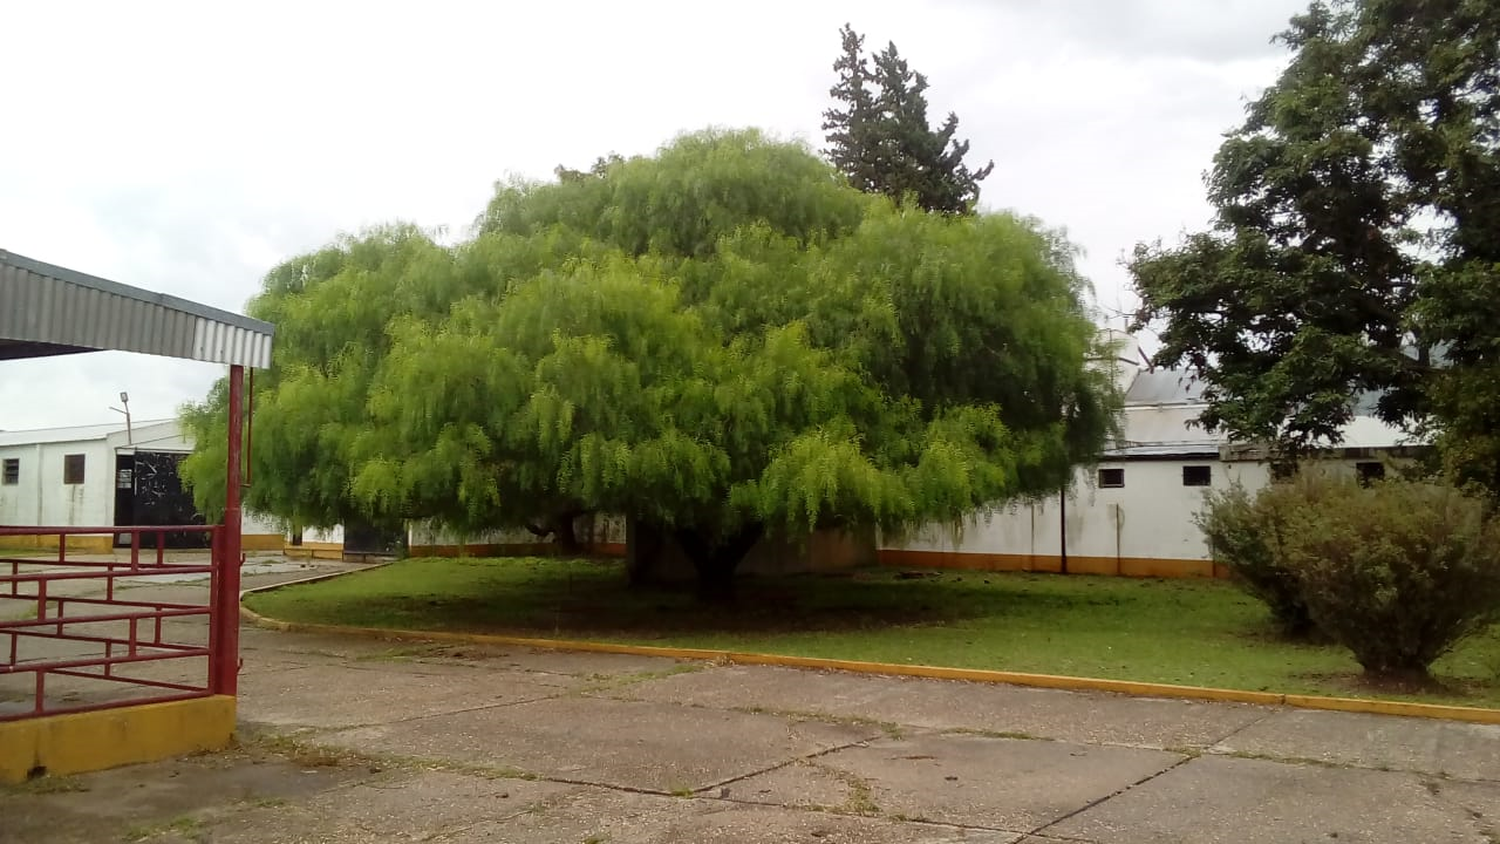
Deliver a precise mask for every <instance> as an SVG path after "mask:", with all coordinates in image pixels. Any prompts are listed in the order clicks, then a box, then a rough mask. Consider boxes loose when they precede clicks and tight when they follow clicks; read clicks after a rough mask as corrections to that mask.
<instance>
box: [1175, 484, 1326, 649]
mask: <svg viewBox="0 0 1500 844" xmlns="http://www.w3.org/2000/svg"><path fill="white" fill-rule="evenodd" d="M1294 494H1295V492H1294V490H1290V489H1288V488H1287V487H1286V485H1282V484H1277V485H1273V486H1271V487H1267V488H1266V489H1265V490H1262V491H1261V493H1260V494H1259V495H1257V496H1251V495H1250V493H1249V492H1247V491H1246V490H1245V488H1244V487H1242V486H1239V485H1238V484H1236V485H1235V486H1234V487H1232V488H1231V489H1229V490H1226V491H1224V492H1215V493H1211V494H1210V495H1209V496H1208V506H1207V508H1205V510H1204V511H1203V512H1202V513H1201V514H1199V515H1198V517H1197V522H1198V527H1199V528H1200V529H1202V531H1203V535H1204V537H1206V538H1207V539H1208V545H1209V549H1210V550H1211V551H1212V553H1213V559H1214V562H1216V563H1218V564H1220V565H1223V566H1225V567H1226V568H1228V569H1229V573H1230V575H1231V578H1232V580H1233V582H1234V583H1235V584H1237V585H1238V586H1239V587H1240V588H1242V589H1244V590H1245V591H1246V592H1248V593H1249V594H1251V595H1253V596H1255V597H1256V598H1258V599H1259V600H1261V601H1262V602H1264V603H1265V605H1266V606H1267V607H1268V608H1269V609H1270V610H1271V617H1272V618H1273V619H1274V620H1275V622H1276V626H1277V627H1279V628H1280V629H1281V631H1282V632H1283V633H1285V634H1286V635H1288V636H1292V637H1297V638H1302V637H1306V636H1309V635H1311V634H1312V633H1313V622H1312V617H1311V616H1310V615H1309V614H1308V612H1307V604H1306V603H1305V602H1303V600H1302V591H1301V588H1300V586H1299V585H1298V583H1297V578H1296V576H1295V575H1294V574H1293V573H1292V572H1291V571H1290V570H1288V569H1287V568H1286V567H1285V566H1284V565H1282V563H1281V562H1280V559H1279V555H1278V554H1277V553H1276V550H1277V545H1278V542H1277V540H1278V538H1279V537H1280V536H1281V534H1282V532H1283V529H1284V528H1283V525H1284V523H1285V518H1284V517H1283V516H1282V513H1283V512H1284V511H1285V509H1286V504H1287V502H1288V499H1289V498H1290V497H1292V495H1294Z"/></svg>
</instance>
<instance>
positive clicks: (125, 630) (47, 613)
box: [0, 525, 239, 721]
mask: <svg viewBox="0 0 1500 844" xmlns="http://www.w3.org/2000/svg"><path fill="white" fill-rule="evenodd" d="M173 533H178V534H180V533H198V534H202V533H207V534H208V535H209V548H207V549H204V550H202V551H194V552H179V551H171V552H169V551H167V550H166V549H164V548H163V546H164V545H165V544H166V538H167V535H168V534H173ZM101 534H102V535H109V536H111V537H113V536H118V535H125V536H129V537H130V547H129V550H128V554H127V553H125V551H124V549H121V550H120V552H119V553H117V554H108V555H89V554H86V553H82V552H79V551H77V550H74V549H69V548H68V547H67V540H68V537H73V536H85V535H101ZM224 534H225V531H224V528H222V527H221V526H218V525H208V526H204V525H168V526H152V527H109V528H94V527H5V526H0V546H8V545H12V544H14V543H13V542H7V541H6V539H7V538H8V537H28V538H32V537H41V538H44V539H47V540H55V541H56V542H57V551H56V553H55V554H54V553H52V552H51V551H50V549H49V550H48V551H47V553H45V554H44V555H31V556H26V555H20V554H19V553H17V554H13V555H11V556H0V608H4V609H6V610H8V611H7V612H4V613H3V614H0V647H3V648H4V652H3V653H0V659H3V661H0V721H13V720H18V719H22V718H34V717H38V716H42V715H52V714H57V713H62V712H82V711H89V710H94V709H107V708H111V707H116V706H128V705H135V704H141V703H157V702H162V701H171V700H183V699H188V698H195V697H206V696H208V695H212V694H234V691H235V690H234V677H235V674H236V673H237V669H238V641H237V639H238V637H237V635H235V634H237V633H238V623H239V619H238V606H237V603H238V595H237V594H235V595H231V594H229V590H228V589H226V588H225V587H232V588H233V589H234V591H236V592H237V590H238V580H239V578H238V577H237V575H238V566H235V567H233V568H232V569H226V567H225V566H224V565H223V562H224V560H225V559H226V558H227V556H228V555H227V554H226V553H225V550H226V549H225V547H224V546H225V545H226V544H227V543H226V542H225V541H224ZM143 540H144V541H143ZM153 540H154V541H153ZM46 544H47V545H49V546H50V544H51V542H50V541H49V542H47V543H46ZM143 546H144V547H143ZM152 546H154V547H152ZM90 556H93V557H95V558H94V559H87V558H88V557H90ZM236 562H238V561H237V560H236ZM163 575H168V576H174V580H175V578H181V579H182V581H181V582H182V584H183V585H184V586H187V587H194V586H202V585H203V580H204V579H205V577H206V580H207V584H206V585H207V586H208V594H207V602H206V603H185V602H181V601H163V600H157V599H154V598H151V597H149V596H142V597H135V596H134V595H133V594H132V593H133V592H134V589H133V588H131V587H136V586H143V585H146V584H149V583H151V582H152V581H150V580H146V581H138V579H140V578H155V579H156V580H160V579H161V576H163ZM132 581H138V582H132ZM192 591H196V590H192ZM28 614H29V615H30V616H31V617H29V618H28V617H19V618H18V617H17V616H18V615H21V616H25V615H28ZM193 619H202V620H203V621H204V622H205V623H204V625H203V627H202V628H198V627H197V626H193V627H191V628H188V627H187V626H185V625H180V624H178V625H173V624H172V622H180V621H184V620H188V621H190V620H193ZM231 625H233V627H234V629H233V631H228V628H229V627H230V626H231ZM7 639H8V640H9V641H6V640H7ZM193 639H196V640H198V641H182V640H193ZM205 658H206V663H207V668H206V671H205V672H203V673H202V674H201V675H200V674H199V672H198V671H177V672H175V673H174V671H173V670H172V669H173V668H184V667H190V663H188V662H186V661H188V660H192V659H199V660H205ZM174 660H175V661H179V662H172V661H174ZM157 667H168V668H167V671H165V672H162V671H159V670H158V671H157V672H156V673H157V676H146V675H148V674H151V673H152V669H153V668H157ZM184 674H191V675H194V676H190V677H185V676H183V675H184ZM27 675H29V676H30V681H29V682H27V681H26V680H25V679H22V681H21V683H19V684H17V683H15V682H6V681H7V680H8V679H9V680H11V681H14V680H17V679H21V678H26V677H27ZM54 678H74V679H75V681H76V680H77V679H82V680H88V681H94V682H92V683H89V684H79V683H77V682H74V683H73V684H72V685H73V688H69V687H68V686H69V684H68V683H67V682H66V681H64V682H53V683H52V684H51V686H50V687H49V681H52V680H54ZM226 678H227V679H226ZM59 686H61V687H63V688H62V689H59V688H58V687H59ZM81 686H87V689H86V691H80V688H79V687H81Z"/></svg>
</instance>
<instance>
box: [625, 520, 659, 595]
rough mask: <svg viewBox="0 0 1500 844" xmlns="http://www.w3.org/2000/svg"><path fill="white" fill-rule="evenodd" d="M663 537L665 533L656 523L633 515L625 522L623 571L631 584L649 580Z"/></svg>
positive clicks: (635, 584) (639, 583)
mask: <svg viewBox="0 0 1500 844" xmlns="http://www.w3.org/2000/svg"><path fill="white" fill-rule="evenodd" d="M665 539H666V534H665V533H664V532H663V531H662V529H661V527H660V526H658V525H654V524H652V523H650V522H647V521H644V520H642V519H637V518H635V517H631V518H630V519H628V520H627V521H626V522H625V571H626V575H627V576H628V577H629V579H630V585H631V586H644V585H646V584H648V583H650V582H651V580H652V574H653V570H654V569H655V567H656V564H657V561H658V560H660V559H661V553H662V546H663V545H664V544H665Z"/></svg>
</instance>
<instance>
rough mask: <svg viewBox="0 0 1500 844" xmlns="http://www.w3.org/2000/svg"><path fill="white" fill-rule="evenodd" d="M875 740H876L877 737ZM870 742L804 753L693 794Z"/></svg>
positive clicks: (865, 741) (862, 745)
mask: <svg viewBox="0 0 1500 844" xmlns="http://www.w3.org/2000/svg"><path fill="white" fill-rule="evenodd" d="M876 738H878V736H877V737H876ZM870 741H871V739H861V740H860V741H851V742H846V743H844V744H839V745H835V746H833V747H827V748H824V749H822V750H816V751H813V752H812V753H806V754H803V755H801V756H794V757H792V758H791V759H787V760H785V761H782V762H777V763H776V764H774V765H770V766H768V767H766V768H762V769H760V770H758V771H751V772H749V773H746V774H739V775H736V776H733V777H730V778H729V779H727V780H722V781H720V782H715V783H710V784H708V785H705V786H703V787H702V788H699V789H695V790H694V791H693V793H694V794H697V793H699V792H706V791H709V790H712V789H715V788H724V787H726V786H730V785H733V784H735V783H737V782H743V781H744V780H747V779H750V778H751V777H758V776H761V775H762V774H769V773H771V772H772V771H779V770H781V769H782V768H786V767H788V766H791V765H796V764H799V763H802V762H811V761H812V760H814V759H821V758H822V757H824V756H829V755H831V754H834V753H838V752H839V751H841V750H848V749H850V748H851V747H868V746H869V744H870Z"/></svg>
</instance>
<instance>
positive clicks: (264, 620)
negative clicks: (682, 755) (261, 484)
mask: <svg viewBox="0 0 1500 844" xmlns="http://www.w3.org/2000/svg"><path fill="white" fill-rule="evenodd" d="M350 573H351V572H335V573H333V574H324V575H318V576H316V577H308V578H303V579H302V580H295V581H291V582H288V583H278V584H275V585H272V586H261V587H258V588H256V589H247V590H245V591H244V592H241V593H240V599H241V601H243V600H244V597H245V596H246V595H249V594H252V593H255V592H269V591H272V590H275V589H280V588H282V587H285V586H295V585H297V584H300V583H313V582H316V581H320V580H328V579H331V578H334V577H340V576H342V575H344V574H350ZM240 616H241V617H242V618H244V619H245V620H246V621H249V622H251V623H252V624H255V625H256V626H258V627H264V628H267V629H270V630H279V631H282V632H285V633H330V634H338V635H348V636H359V637H363V638H368V639H388V640H393V641H421V642H452V643H458V644H473V645H504V646H509V647H527V648H542V649H547V650H559V651H582V652H587V653H607V654H621V655H628V656H651V657H662V658H665V659H690V660H707V661H711V662H727V663H733V664H736V665H767V666H779V667H783V668H805V669H812V670H817V671H848V672H853V673H858V674H878V675H885V676H890V677H922V678H926V679H931V680H959V681H964V682H970V683H995V684H1003V685H1010V686H1029V687H1032V688H1038V689H1061V690H1064V691H1075V692H1109V693H1113V694H1122V695H1133V696H1137V697H1157V698H1177V699H1183V700H1206V701H1214V702H1218V703H1249V704H1255V705H1258V706H1290V707H1295V708H1297V709H1317V710H1326V711H1332V712H1360V713H1369V714H1375V715H1397V716H1402V717H1407V718H1435V719H1442V720H1449V721H1466V722H1470V723H1475V724H1500V709H1484V708H1481V707H1473V706H1447V705H1444V704H1436V703H1405V702H1402V701H1394V700H1372V699H1366V698H1340V697H1323V696H1320V695H1298V694H1282V693H1280V692H1252V691H1246V690H1243V689H1215V688H1208V687H1204V686H1178V685H1173V684H1170V683H1143V682H1136V681H1134V680H1106V679H1102V678H1096V677H1069V676H1065V675H1058V674H1028V673H1025V672H1019V671H995V670H990V669H984V668H950V667H947V666H940V665H904V664H900V663H892V662H862V661H858V660H848V659H828V658H824V657H813V656H788V655H784V654H764V653H748V652H742V651H727V650H720V649H717V648H668V647H659V646H656V645H626V644H617V643H613V642H586V641H575V640H569V639H537V638H529V637H525V636H495V635H489V634H485V633H455V632H452V631H446V630H395V629H387V628H380V627H344V626H341V625H337V624H305V623H301V622H295V621H282V620H280V619H276V618H268V617H266V616H263V615H261V614H260V613H257V612H256V611H254V610H252V609H250V608H249V607H247V606H245V605H244V604H243V603H242V604H241V605H240Z"/></svg>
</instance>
